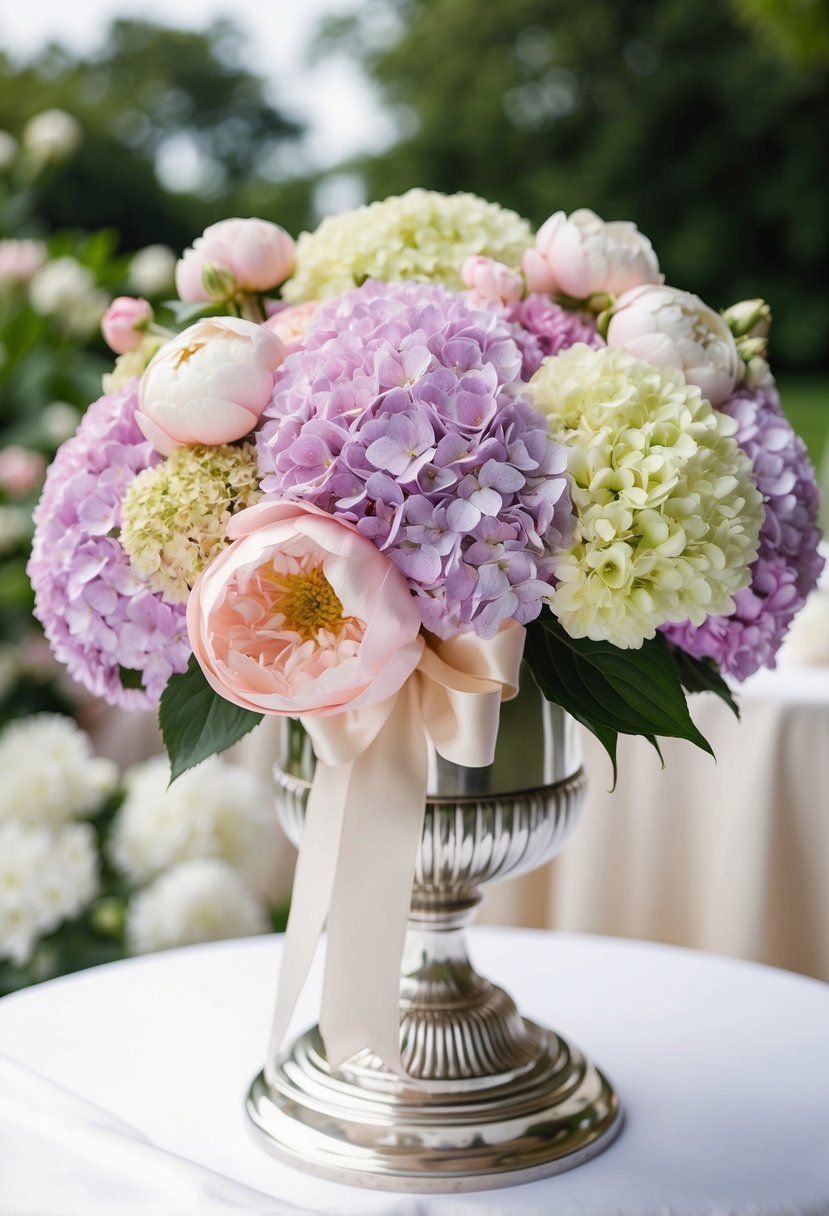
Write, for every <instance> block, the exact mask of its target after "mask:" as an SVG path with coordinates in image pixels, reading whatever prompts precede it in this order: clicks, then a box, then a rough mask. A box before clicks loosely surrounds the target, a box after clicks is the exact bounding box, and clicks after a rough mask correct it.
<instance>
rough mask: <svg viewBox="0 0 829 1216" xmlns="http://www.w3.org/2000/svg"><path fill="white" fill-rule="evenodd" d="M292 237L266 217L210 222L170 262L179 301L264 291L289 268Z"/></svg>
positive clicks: (292, 262) (274, 283)
mask: <svg viewBox="0 0 829 1216" xmlns="http://www.w3.org/2000/svg"><path fill="white" fill-rule="evenodd" d="M294 260H295V253H294V241H293V238H292V237H290V236H289V235H288V233H287V232H286V231H285V229H284V228H280V227H279V225H278V224H271V223H270V222H269V221H268V220H257V219H232V220H221V221H220V222H219V223H218V224H211V225H210V227H209V228H205V230H204V233H203V234H202V235H201V236H200V237H199V238H198V239H197V240H195V241H194V242H193V247H192V249H185V251H184V253H183V255H182V256H181V258H180V259H179V261H178V263H177V265H176V289H177V290H178V294H179V296H180V297H181V299H182V300H192V301H194V302H197V301H202V300H227V299H230V298H231V297H232V296H233V295H235V294H236V292H237V291H254V292H256V291H270V290H271V289H272V288H274V287H278V286H279V284H280V283H284V281H285V280H286V279H287V277H288V275H289V274H290V273H291V271H292V270H293V268H294Z"/></svg>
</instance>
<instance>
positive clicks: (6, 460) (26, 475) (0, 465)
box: [0, 444, 46, 498]
mask: <svg viewBox="0 0 829 1216" xmlns="http://www.w3.org/2000/svg"><path fill="white" fill-rule="evenodd" d="M45 471H46V461H45V460H44V458H43V456H42V455H41V454H40V452H33V451H32V450H31V449H30V448H21V447H17V446H16V445H15V444H12V446H11V447H7V448H3V450H2V452H0V487H2V488H3V489H4V490H5V491H6V493H7V494H9V495H10V496H11V497H12V498H22V497H23V496H24V494H28V493H29V491H30V490H33V489H34V488H35V486H38V485H40V482H41V479H42V478H43V474H44V473H45Z"/></svg>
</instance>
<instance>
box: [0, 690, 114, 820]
mask: <svg viewBox="0 0 829 1216" xmlns="http://www.w3.org/2000/svg"><path fill="white" fill-rule="evenodd" d="M0 773H2V774H3V780H2V784H0V824H2V823H6V822H8V821H10V820H18V821H19V822H20V823H23V824H26V823H28V824H45V825H51V826H57V825H60V824H63V823H65V822H66V821H67V820H68V819H77V818H80V817H82V816H84V815H92V814H94V813H95V811H97V810H98V808H99V807H100V805H101V803H102V802H103V800H104V799H105V798H106V797H107V796H108V795H109V794H111V793H112V791H113V790H114V789H115V787H116V785H117V782H118V769H117V767H116V766H115V765H114V764H113V763H112V761H111V760H104V759H102V758H99V757H97V756H94V755H93V754H92V744H91V743H90V740H89V737H88V736H87V735H85V734H84V732H83V731H82V730H79V729H78V727H77V726H76V725H75V723H74V722H73V721H72V719H71V718H64V717H61V715H60V714H33V715H32V716H31V717H29V718H21V719H20V720H19V721H14V722H11V723H9V725H8V726H7V727H6V728H5V730H3V732H2V734H0Z"/></svg>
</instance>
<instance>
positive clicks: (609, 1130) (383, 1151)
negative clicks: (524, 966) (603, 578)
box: [247, 673, 622, 1192]
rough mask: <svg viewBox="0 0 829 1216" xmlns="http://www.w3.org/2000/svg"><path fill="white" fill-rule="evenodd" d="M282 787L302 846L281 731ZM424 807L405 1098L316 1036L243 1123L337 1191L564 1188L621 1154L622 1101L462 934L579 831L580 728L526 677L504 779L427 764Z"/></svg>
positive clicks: (510, 717)
mask: <svg viewBox="0 0 829 1216" xmlns="http://www.w3.org/2000/svg"><path fill="white" fill-rule="evenodd" d="M292 726H295V724H292ZM275 774H276V783H277V803H278V808H279V816H280V820H281V822H282V824H283V827H284V828H285V831H286V833H287V835H288V837H289V838H290V839H291V840H292V841H293V843H294V844H297V845H298V844H299V842H300V839H301V836H302V825H303V817H304V808H305V802H306V798H307V794H308V789H309V787H310V782H311V778H312V776H313V753H312V752H311V749H310V745H309V744H308V742H307V740H306V739H305V738H304V736H303V734H302V732H301V728H300V729H299V731H297V730H294V729H291V730H289V731H288V735H287V740H286V748H285V755H284V756H283V757H282V758H281V760H280V762H279V763H278V764H277V767H276V769H275ZM429 790H430V795H429V798H428V801H427V805H426V818H425V822H424V826H423V836H422V840H421V846H420V854H419V857H418V860H417V869H416V874H415V882H414V889H413V893H412V905H411V913H410V917H409V927H408V932H407V939H406V948H405V953H404V957H403V967H402V976H401V983H400V1048H401V1056H402V1060H403V1064H404V1067H405V1068H406V1071H407V1073H408V1074H409V1075H410V1076H411V1077H412V1078H413V1081H412V1083H407V1082H406V1081H405V1080H403V1079H401V1078H400V1077H399V1076H397V1075H396V1074H394V1073H392V1072H390V1071H389V1070H388V1069H386V1068H385V1066H384V1065H383V1064H382V1063H381V1062H380V1061H379V1060H378V1059H377V1058H376V1057H374V1056H373V1055H371V1054H370V1053H369V1052H362V1053H360V1055H357V1056H355V1057H353V1058H352V1059H351V1060H350V1061H348V1063H347V1064H346V1065H344V1066H343V1067H342V1068H341V1069H339V1070H337V1071H331V1070H330V1069H329V1068H328V1064H327V1061H326V1058H325V1048H324V1046H323V1043H322V1040H321V1038H320V1035H319V1029H318V1027H313V1028H312V1029H311V1030H309V1031H306V1033H305V1034H303V1035H301V1036H300V1037H299V1038H298V1039H297V1040H296V1041H295V1042H294V1043H292V1044H290V1045H289V1046H288V1047H287V1049H285V1050H284V1051H283V1052H282V1053H281V1054H280V1056H279V1057H278V1059H277V1061H276V1065H275V1068H274V1070H273V1074H272V1076H271V1077H270V1081H266V1079H265V1077H264V1075H263V1074H261V1073H260V1075H259V1076H258V1077H257V1078H256V1079H255V1080H254V1082H253V1085H252V1086H251V1089H250V1092H249V1095H248V1102H247V1110H248V1115H249V1117H250V1119H251V1120H252V1122H253V1124H254V1127H255V1129H256V1131H257V1132H258V1133H259V1135H260V1137H261V1138H262V1139H263V1140H264V1143H265V1146H266V1147H267V1148H268V1149H269V1150H270V1151H271V1152H273V1153H274V1154H276V1155H277V1156H278V1157H280V1158H282V1159H283V1160H285V1161H287V1162H289V1163H290V1164H292V1165H296V1166H299V1167H300V1168H302V1169H305V1170H307V1171H310V1172H312V1173H314V1174H318V1175H321V1176H322V1177H325V1178H329V1179H333V1180H335V1181H337V1182H346V1183H352V1184H356V1185H360V1186H366V1187H372V1188H382V1189H387V1190H398V1191H410V1192H429V1191H465V1190H483V1189H486V1188H491V1187H499V1186H510V1185H513V1184H515V1183H518V1182H524V1181H529V1180H531V1179H537V1178H542V1177H545V1176H547V1175H550V1174H556V1173H560V1172H562V1171H564V1170H567V1169H571V1168H572V1167H573V1166H576V1165H579V1164H581V1163H582V1162H584V1161H587V1160H589V1159H590V1158H591V1157H594V1156H595V1155H596V1154H597V1153H599V1152H601V1151H602V1150H603V1149H604V1148H606V1147H607V1145H609V1144H610V1143H611V1141H612V1140H613V1139H614V1138H615V1136H616V1135H617V1133H618V1132H619V1130H620V1127H621V1121H622V1117H621V1111H620V1108H619V1103H618V1100H617V1097H616V1095H615V1093H614V1091H613V1089H612V1087H611V1085H610V1084H609V1082H608V1081H607V1080H606V1078H605V1077H604V1076H603V1075H602V1073H601V1072H599V1071H598V1069H596V1068H595V1067H594V1066H593V1065H592V1064H591V1063H590V1062H589V1061H588V1060H586V1059H585V1057H584V1056H583V1055H582V1054H581V1052H580V1051H579V1050H578V1049H576V1048H575V1047H573V1046H572V1045H570V1044H568V1043H567V1042H565V1040H564V1039H562V1038H561V1036H560V1035H558V1034H557V1033H556V1032H555V1031H553V1030H550V1029H547V1028H546V1027H542V1026H537V1025H536V1024H535V1023H533V1022H531V1021H529V1020H528V1019H526V1018H522V1017H521V1015H520V1014H519V1012H518V1010H517V1008H516V1006H515V1003H514V1001H513V1000H512V998H511V997H510V996H508V994H507V993H506V992H504V990H503V989H502V988H499V987H497V986H496V985H495V984H493V983H491V982H490V981H489V980H487V979H485V978H483V977H482V976H480V975H478V973H477V972H476V971H475V970H474V968H473V966H472V963H471V962H470V960H469V956H468V953H467V948H466V942H465V929H466V926H467V925H468V924H469V922H470V921H471V920H472V919H473V917H474V915H475V909H476V908H477V906H478V904H479V903H480V900H481V893H480V890H479V887H480V885H481V884H483V883H485V882H491V881H494V880H496V879H501V878H507V877H514V876H515V875H518V874H523V873H526V872H527V871H529V870H532V869H534V868H535V867H537V866H540V865H542V864H543V863H544V862H545V861H548V860H549V859H550V858H551V857H553V856H555V854H556V853H558V851H559V850H560V849H561V847H562V846H563V844H564V843H565V841H566V840H567V838H568V837H569V835H570V833H571V832H572V831H573V829H574V827H575V826H576V823H577V821H578V819H579V816H580V813H581V809H582V805H583V801H584V790H585V776H584V770H583V768H582V765H581V750H580V746H579V740H578V736H577V734H576V729H575V725H574V723H573V722H572V720H571V719H569V718H568V717H567V715H566V714H564V712H563V711H562V710H560V709H559V708H558V707H557V706H552V705H549V704H548V703H547V702H545V701H543V699H542V698H541V697H540V695H539V694H538V692H537V691H536V689H535V687H534V685H533V683H532V680H531V678H530V677H529V673H524V679H523V686H522V692H521V694H520V695H519V697H518V698H516V700H515V701H512V702H510V703H508V704H505V705H504V706H503V707H502V715H501V728H500V732H499V739H498V748H497V754H496V757H495V762H494V764H492V765H491V766H490V767H489V768H485V769H468V768H462V767H459V766H457V765H454V764H450V763H449V762H448V761H446V760H444V759H442V757H440V756H438V755H437V753H433V754H432V756H431V760H430V778H429ZM378 813H382V808H379V807H378ZM378 915H382V910H378ZM550 981H551V984H554V983H555V977H554V976H551V977H550Z"/></svg>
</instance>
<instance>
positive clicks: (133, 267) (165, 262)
mask: <svg viewBox="0 0 829 1216" xmlns="http://www.w3.org/2000/svg"><path fill="white" fill-rule="evenodd" d="M175 270H176V255H175V254H174V253H173V251H172V249H170V248H169V247H168V246H167V245H147V246H146V247H145V248H144V249H139V251H138V253H136V254H135V256H134V257H133V259H132V261H131V262H130V268H129V276H128V277H129V285H130V287H131V288H132V289H133V290H134V291H137V292H138V294H139V295H140V296H157V295H161V293H162V292H164V291H169V290H170V289H171V288H172V286H173V277H174V275H175Z"/></svg>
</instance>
